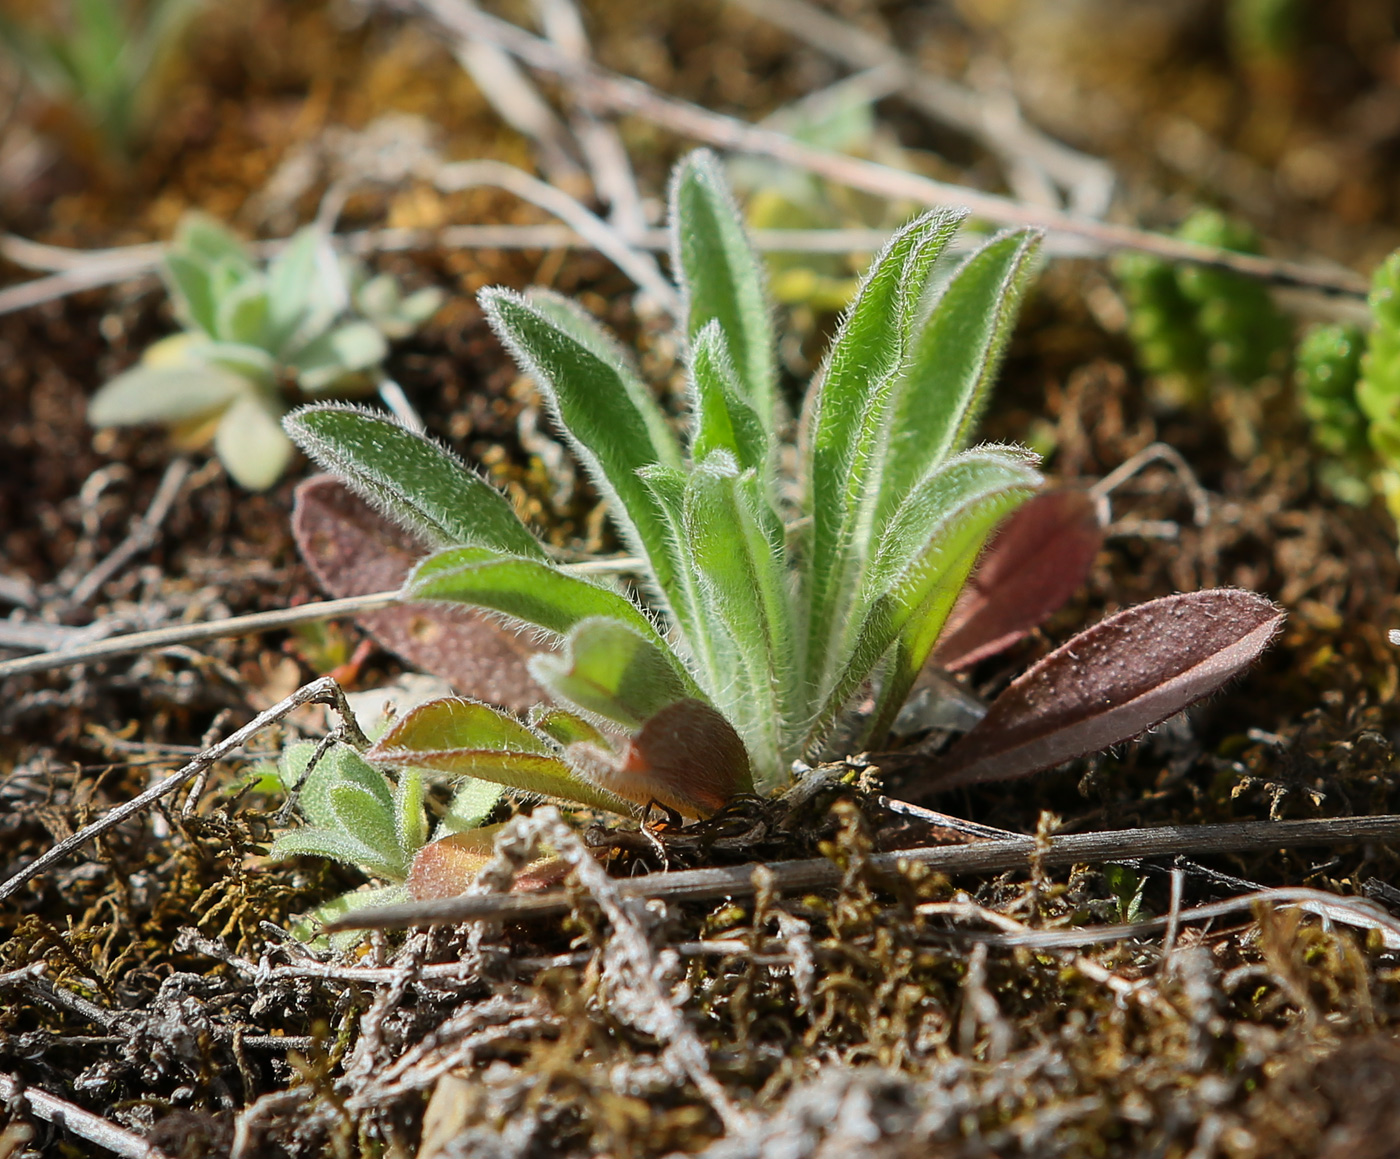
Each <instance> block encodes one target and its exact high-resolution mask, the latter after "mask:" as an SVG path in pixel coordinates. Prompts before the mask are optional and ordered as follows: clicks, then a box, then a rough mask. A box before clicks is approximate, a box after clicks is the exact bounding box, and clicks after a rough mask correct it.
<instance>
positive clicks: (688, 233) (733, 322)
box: [671, 150, 778, 442]
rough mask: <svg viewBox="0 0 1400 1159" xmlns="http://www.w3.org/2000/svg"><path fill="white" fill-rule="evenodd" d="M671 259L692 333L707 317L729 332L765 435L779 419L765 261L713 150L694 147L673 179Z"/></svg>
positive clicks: (771, 435) (770, 438) (693, 334)
mask: <svg viewBox="0 0 1400 1159" xmlns="http://www.w3.org/2000/svg"><path fill="white" fill-rule="evenodd" d="M671 246H672V254H673V263H672V264H673V266H674V268H675V270H676V275H677V279H678V280H679V282H680V284H681V289H682V291H683V292H684V294H685V299H686V322H685V326H686V335H687V337H688V338H690V339H691V340H692V341H694V340H695V338H696V336H697V335H698V334H699V333H700V332H701V331H702V330H703V329H704V328H705V326H706V325H707V324H709V323H710V322H712V321H713V322H718V323H719V326H720V329H721V330H722V331H723V332H724V336H725V338H726V339H727V340H728V343H729V349H730V352H731V353H732V355H733V357H734V366H735V369H736V370H737V371H738V377H739V382H740V384H741V387H742V398H743V400H744V401H745V402H746V403H748V405H749V406H750V407H752V409H753V411H754V413H755V414H757V415H758V418H759V421H760V423H761V424H762V426H763V430H764V432H765V434H766V436H767V438H768V441H769V442H772V441H773V440H774V437H775V432H776V429H777V425H778V390H777V371H776V367H775V366H774V361H773V359H774V350H775V346H774V341H773V320H772V316H771V312H770V310H769V305H768V293H767V288H766V279H765V277H764V272H763V265H762V263H761V262H760V260H759V257H758V255H757V254H756V253H754V251H753V247H752V245H751V244H750V243H749V238H748V234H747V233H746V232H745V231H744V223H743V218H742V217H741V216H740V213H739V207H738V206H737V205H736V204H735V202H734V196H733V194H731V193H730V191H729V187H728V185H727V184H726V183H725V180H724V177H723V175H722V174H721V172H720V167H719V162H718V161H716V159H715V157H714V155H713V154H711V153H709V152H707V151H705V150H697V151H696V152H694V153H691V154H690V155H689V156H688V157H686V158H685V159H684V160H683V161H682V162H681V163H680V164H679V165H678V166H677V167H676V171H675V175H674V176H673V177H672V179H671Z"/></svg>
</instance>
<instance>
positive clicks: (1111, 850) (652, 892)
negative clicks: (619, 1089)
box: [328, 815, 1400, 930]
mask: <svg viewBox="0 0 1400 1159" xmlns="http://www.w3.org/2000/svg"><path fill="white" fill-rule="evenodd" d="M1395 840H1400V816H1396V815H1386V816H1380V817H1336V818H1332V819H1330V820H1315V821H1244V822H1240V823H1237V824H1232V825H1165V826H1162V827H1161V828H1156V829H1117V830H1105V831H1102V832H1097V833H1073V834H1068V835H1065V836H1062V837H1051V838H1048V839H1047V840H1046V841H1044V842H1038V841H1037V839H1036V838H1034V837H1017V838H1014V839H1009V840H1004V841H978V842H975V843H974V844H971V845H937V846H926V847H922V848H917V849H902V850H900V851H898V852H896V853H873V854H870V856H869V858H868V861H869V865H870V867H871V869H872V870H875V871H877V872H885V873H894V872H897V871H898V870H899V867H900V866H901V865H903V864H908V865H922V866H924V867H925V868H927V869H930V870H933V871H934V872H938V873H946V874H950V875H952V874H964V873H1004V872H1006V871H1007V870H1020V869H1025V868H1027V867H1028V866H1029V865H1030V864H1031V862H1032V860H1035V861H1036V862H1037V863H1038V864H1040V865H1043V866H1045V867H1046V868H1052V867H1055V866H1064V865H1072V864H1074V863H1075V862H1080V861H1083V862H1091V863H1093V862H1099V863H1101V862H1110V861H1133V860H1138V859H1140V858H1146V857H1165V856H1169V855H1172V854H1176V853H1197V854H1217V855H1218V854H1225V853H1242V852H1246V851H1249V850H1260V849H1294V848H1299V847H1306V846H1309V845H1353V844H1357V843H1359V842H1375V841H1395ZM767 868H768V869H769V870H770V871H771V872H772V874H773V884H774V886H775V888H777V889H779V890H782V891H784V892H788V893H791V892H794V891H799V890H809V889H823V888H829V887H831V886H835V885H837V884H839V883H840V881H841V878H842V874H843V872H844V871H843V870H842V869H841V867H840V866H838V865H837V864H836V863H835V862H832V861H828V860H826V859H825V858H811V859H808V860H801V861H778V862H774V863H773V864H771V865H769V866H768V867H767ZM753 869H754V867H753V866H752V865H739V866H733V867H725V868H720V869H691V870H683V871H681V872H678V873H655V874H651V875H649V876H646V877H637V878H629V879H627V880H625V881H619V882H618V883H617V888H618V889H619V890H620V891H621V892H622V894H623V895H624V896H626V897H631V898H661V899H664V900H666V901H668V902H674V903H681V902H710V901H718V900H720V899H723V898H732V897H747V896H749V895H751V894H752V893H753V890H754V886H753V880H752V878H753ZM571 908H572V903H571V902H570V899H569V895H568V893H567V892H566V891H564V890H549V891H547V892H541V893H534V894H515V893H510V894H491V895H481V896H463V897H451V898H442V899H440V900H436V901H423V902H410V903H406V904H403V905H396V906H385V907H383V908H382V909H376V910H362V911H360V912H358V913H355V914H351V915H349V916H347V917H345V918H342V919H340V920H339V921H336V922H333V923H331V924H330V926H329V927H328V928H329V929H332V930H340V929H406V928H411V927H414V926H425V925H433V924H437V923H440V922H466V921H486V920H491V921H522V920H525V919H529V918H545V917H558V916H560V915H562V914H567V913H568V912H569V910H570V909H571Z"/></svg>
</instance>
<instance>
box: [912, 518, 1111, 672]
mask: <svg viewBox="0 0 1400 1159" xmlns="http://www.w3.org/2000/svg"><path fill="white" fill-rule="evenodd" d="M1102 546H1103V528H1102V526H1100V524H1099V520H1098V516H1097V514H1096V513H1095V510H1094V501H1093V499H1091V498H1090V497H1089V495H1088V493H1087V492H1085V491H1045V492H1042V493H1041V494H1039V495H1036V496H1035V497H1033V498H1032V499H1030V500H1028V501H1027V502H1026V503H1024V504H1022V505H1021V506H1020V507H1019V508H1017V509H1016V511H1015V513H1014V514H1012V516H1011V517H1010V518H1009V519H1007V521H1006V522H1005V523H1003V524H1002V526H1001V527H1000V528H999V529H998V531H997V533H996V538H995V539H993V540H992V541H991V543H990V544H988V546H987V549H986V551H985V552H983V554H982V559H981V562H979V563H978V565H977V570H976V572H975V573H974V574H973V577H972V581H971V582H970V583H969V584H968V585H967V587H966V588H964V589H963V593H962V595H961V596H959V597H958V602H957V603H956V604H955V605H954V606H953V611H952V614H951V615H950V616H949V617H948V623H947V625H946V626H945V627H944V629H943V634H942V635H941V636H939V638H938V645H937V647H936V648H935V649H934V651H933V655H932V657H931V658H930V663H932V664H935V665H937V666H938V667H940V668H946V669H948V670H949V671H950V672H956V671H959V670H960V669H963V668H970V667H971V666H972V665H973V664H976V663H977V662H978V661H979V660H985V659H986V658H987V657H988V656H995V655H996V654H997V653H998V652H1002V651H1005V650H1006V649H1007V648H1009V647H1011V645H1012V644H1014V643H1016V641H1017V640H1019V639H1021V637H1022V636H1024V635H1026V634H1027V633H1028V632H1030V631H1031V630H1032V629H1034V628H1037V627H1039V626H1040V625H1041V624H1042V623H1044V622H1045V620H1046V618H1047V617H1048V616H1050V615H1051V614H1052V613H1053V612H1055V611H1056V610H1058V609H1059V608H1060V607H1061V606H1062V605H1063V604H1064V603H1065V601H1066V600H1068V599H1069V598H1070V597H1071V596H1072V595H1074V593H1075V592H1076V591H1078V590H1079V587H1080V585H1081V584H1082V583H1083V582H1084V580H1085V578H1086V577H1087V576H1088V574H1089V569H1090V568H1091V567H1093V564H1094V557H1095V556H1096V555H1098V553H1099V548H1101V547H1102Z"/></svg>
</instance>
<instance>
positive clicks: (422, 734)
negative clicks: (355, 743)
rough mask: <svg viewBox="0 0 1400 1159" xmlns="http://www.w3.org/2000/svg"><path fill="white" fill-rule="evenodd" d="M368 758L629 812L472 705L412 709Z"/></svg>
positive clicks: (532, 740)
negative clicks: (473, 778) (474, 778)
mask: <svg viewBox="0 0 1400 1159" xmlns="http://www.w3.org/2000/svg"><path fill="white" fill-rule="evenodd" d="M367 755H368V756H369V758H370V759H371V760H374V761H380V762H383V763H385V764H413V765H418V766H421V767H423V768H429V769H437V770H439V771H442V772H446V773H455V774H458V775H462V776H469V777H476V778H479V779H481V780H485V781H495V782H497V783H498V784H502V785H507V786H509V787H511V788H514V789H519V790H521V791H522V792H526V793H534V794H538V795H540V796H544V797H556V798H561V799H563V800H566V801H576V802H578V803H580V804H583V805H588V806H591V807H593V808H598V809H607V810H610V811H612V812H622V813H628V812H631V810H630V809H629V808H628V805H627V802H626V801H624V800H623V799H622V798H620V797H618V796H616V795H615V794H613V793H609V792H607V791H606V790H603V789H599V788H597V787H595V786H594V785H592V784H590V783H589V782H588V781H587V780H585V779H584V778H583V777H582V776H580V775H579V774H578V773H577V772H576V771H575V770H574V769H573V768H571V767H570V765H569V764H568V763H567V762H566V761H565V760H564V759H563V757H562V755H561V750H560V749H559V747H558V746H557V745H555V744H554V743H553V742H552V741H550V740H549V739H548V738H547V737H545V736H543V735H542V734H540V733H537V732H535V731H534V730H533V729H531V728H528V727H527V726H526V725H523V724H521V723H520V722H519V721H518V720H516V719H514V718H513V717H510V716H507V715H506V714H505V713H502V712H499V711H498V710H496V709H494V708H492V707H490V706H489V705H486V704H480V703H478V702H476V701H471V700H437V701H433V702H431V703H429V704H424V705H422V706H420V707H418V708H415V709H413V710H412V711H411V712H409V713H408V714H406V715H405V716H404V718H403V719H402V720H401V721H399V722H398V723H397V724H395V725H394V726H392V727H391V728H390V729H389V731H388V732H386V733H385V734H384V735H383V736H382V737H380V738H379V740H378V741H377V742H376V743H375V745H374V746H373V747H372V748H371V749H370V750H369V753H368V754H367Z"/></svg>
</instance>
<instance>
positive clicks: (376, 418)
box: [283, 405, 544, 559]
mask: <svg viewBox="0 0 1400 1159" xmlns="http://www.w3.org/2000/svg"><path fill="white" fill-rule="evenodd" d="M283 425H284V426H285V427H286V429H287V433H288V434H290V435H291V436H292V438H293V439H294V440H296V442H297V443H298V444H299V445H300V446H301V448H302V450H304V451H305V452H306V453H307V454H308V455H310V456H311V457H312V458H313V459H315V460H316V461H317V462H318V463H320V464H321V466H323V467H325V468H326V469H327V470H329V471H333V472H334V473H335V474H336V475H338V476H340V478H342V479H343V480H344V481H345V482H346V483H347V484H348V485H349V486H350V487H351V488H352V489H353V490H355V491H357V492H359V494H361V495H363V496H364V497H365V498H366V499H368V500H369V501H370V502H371V503H373V504H374V505H375V506H377V507H378V508H379V509H380V510H382V511H383V512H384V513H385V514H386V515H388V516H389V517H390V518H391V519H393V520H394V521H395V522H397V523H399V524H400V525H402V526H403V527H406V528H407V529H408V530H410V531H413V532H416V533H417V534H418V535H420V536H422V537H423V538H424V539H426V540H428V541H429V542H430V543H433V544H435V545H436V546H438V547H447V546H449V545H453V544H463V543H477V544H482V545H484V546H487V547H493V548H495V549H496V550H497V551H503V552H509V553H511V554H513V555H523V556H527V557H532V558H536V559H543V558H544V549H543V548H542V547H540V545H539V541H538V540H537V539H535V537H534V536H533V535H532V534H530V531H529V529H528V528H527V527H526V526H525V525H524V524H523V523H521V522H520V519H519V518H518V517H517V516H516V514H515V512H514V511H512V510H511V507H510V504H509V503H508V502H506V499H505V497H504V496H503V495H501V493H500V492H499V491H497V490H496V489H495V488H494V487H492V486H491V485H490V484H489V483H486V482H484V481H483V480H482V479H480V478H478V477H477V476H476V475H475V474H473V473H472V472H471V471H468V470H467V469H466V468H465V467H463V466H462V464H461V463H460V462H458V460H457V459H456V458H454V457H453V456H452V455H451V454H450V453H449V452H447V451H446V450H444V449H443V448H442V447H440V446H438V445H437V444H436V443H434V442H432V441H431V440H429V439H426V438H424V437H423V436H421V435H417V434H414V433H413V432H412V431H409V430H405V429H404V428H403V427H401V426H399V424H398V423H396V422H394V421H393V420H392V419H389V418H387V417H385V416H382V415H374V414H369V413H367V412H365V411H359V410H356V409H354V408H353V407H347V406H332V405H325V406H311V407H306V408H304V409H302V410H299V411H297V412H295V413H294V414H291V415H288V416H287V418H286V419H285V420H283Z"/></svg>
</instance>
